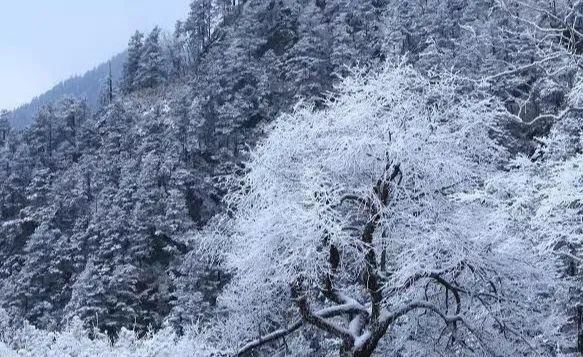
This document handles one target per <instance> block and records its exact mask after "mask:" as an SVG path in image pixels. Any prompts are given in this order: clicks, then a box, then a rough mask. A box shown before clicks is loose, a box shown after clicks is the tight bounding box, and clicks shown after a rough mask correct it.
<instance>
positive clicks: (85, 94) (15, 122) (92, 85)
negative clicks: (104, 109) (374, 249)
mask: <svg viewBox="0 0 583 357" xmlns="http://www.w3.org/2000/svg"><path fill="white" fill-rule="evenodd" d="M124 61H125V53H121V54H119V55H117V56H114V57H113V58H112V59H111V60H110V61H108V62H107V63H103V64H101V65H99V66H97V67H95V68H94V69H92V70H91V71H88V72H87V73H85V74H83V75H80V76H75V77H72V78H69V79H67V80H65V81H62V82H61V83H59V84H57V85H56V86H55V87H53V88H52V89H50V90H49V91H47V92H45V93H43V94H41V95H39V96H38V97H35V98H34V99H33V100H31V101H30V103H27V104H24V105H21V106H19V107H18V108H16V109H14V110H12V111H11V112H10V113H9V114H8V121H9V122H10V125H11V126H12V127H13V128H15V129H22V128H25V127H27V126H29V125H31V124H32V123H33V121H34V118H35V116H36V115H37V113H38V112H39V111H40V109H41V108H42V107H43V106H45V105H48V104H51V103H54V102H56V101H59V100H61V99H63V98H65V97H72V98H77V99H85V100H86V101H87V104H88V105H89V107H90V108H91V109H93V110H96V109H97V108H98V107H99V105H100V104H101V100H102V98H101V95H102V92H103V91H104V89H105V87H106V86H107V79H108V78H109V76H110V65H111V77H112V81H113V82H117V81H119V79H120V77H121V72H122V68H123V63H124Z"/></svg>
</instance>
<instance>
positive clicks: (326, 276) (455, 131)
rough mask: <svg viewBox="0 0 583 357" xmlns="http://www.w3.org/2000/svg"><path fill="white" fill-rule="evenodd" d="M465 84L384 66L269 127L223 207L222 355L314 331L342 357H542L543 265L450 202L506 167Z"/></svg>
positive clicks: (482, 218) (491, 114) (485, 105)
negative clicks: (227, 278) (227, 210)
mask: <svg viewBox="0 0 583 357" xmlns="http://www.w3.org/2000/svg"><path fill="white" fill-rule="evenodd" d="M462 84H463V83H458V82H456V80H454V79H451V78H449V77H446V76H444V77H443V78H441V79H440V80H439V81H429V80H427V79H425V78H424V77H423V76H421V75H420V74H418V73H417V72H416V71H414V70H412V69H410V68H407V67H398V68H392V67H391V66H387V67H386V68H384V69H383V70H382V71H381V72H380V73H378V74H374V75H368V76H365V75H359V74H356V75H355V76H354V77H353V78H350V79H346V80H345V81H344V83H343V84H342V86H341V87H340V88H338V90H339V92H340V94H339V95H338V96H334V97H333V98H330V100H329V101H328V102H327V103H326V104H327V106H328V109H327V110H325V111H320V112H314V111H313V110H312V108H309V107H308V108H299V109H297V110H296V111H295V112H294V113H293V114H291V115H286V116H283V117H281V118H280V119H279V120H277V121H276V122H275V123H274V125H273V128H272V131H271V133H270V135H269V136H268V138H267V139H266V140H265V141H264V142H262V143H261V145H260V146H259V148H258V149H257V151H256V153H255V155H254V158H253V160H251V162H250V163H249V164H248V166H247V169H248V170H249V173H248V174H247V175H246V176H245V177H244V178H243V181H242V184H241V186H240V187H239V189H236V190H235V191H234V192H233V193H232V194H230V195H229V196H228V198H227V201H228V202H229V203H230V204H231V208H232V209H233V211H232V212H233V214H234V215H235V218H234V219H233V220H232V221H231V223H229V224H226V225H225V227H224V228H225V229H226V231H227V232H228V233H227V235H228V237H229V238H227V241H228V242H229V243H228V244H225V243H223V242H221V243H220V244H221V246H222V247H225V245H227V246H228V247H229V248H228V249H227V250H226V254H225V256H224V257H223V258H224V259H225V264H226V266H227V267H228V268H229V269H232V272H233V274H234V277H233V279H232V281H231V283H230V284H229V285H228V287H227V288H226V291H225V292H224V293H223V294H222V296H221V298H220V303H221V306H222V307H223V308H224V309H226V311H227V312H228V314H229V318H228V320H227V321H226V323H225V324H224V325H222V329H221V333H222V336H224V343H225V344H226V345H227V346H233V345H238V346H239V347H240V349H239V350H238V351H235V352H237V353H238V354H243V353H245V352H247V351H250V350H252V349H255V348H260V347H262V346H263V345H265V344H268V343H272V344H271V347H272V348H277V345H274V344H273V343H274V341H277V340H278V339H280V338H285V337H286V336H288V335H292V336H293V333H294V332H296V331H297V330H299V329H301V328H302V327H303V326H311V327H312V328H315V329H316V330H317V331H319V332H318V333H323V334H325V335H327V336H329V337H332V338H334V339H335V340H334V341H335V342H334V343H333V344H332V345H333V346H334V345H335V346H337V348H339V349H340V351H341V354H342V355H350V356H352V355H354V356H370V355H371V354H372V353H373V352H375V351H380V352H382V353H385V354H389V355H396V354H399V355H406V356H418V355H431V354H434V353H436V354H440V353H443V354H461V355H466V356H470V355H477V356H479V355H515V356H516V355H527V354H529V353H543V350H542V349H540V347H541V346H540V342H541V341H542V340H543V337H544V335H545V332H546V331H548V329H549V328H550V326H548V325H547V322H548V320H547V318H548V314H549V306H548V304H549V303H550V301H547V300H545V299H544V296H543V295H541V294H539V292H540V293H542V292H546V293H552V291H553V290H552V289H553V285H552V280H551V279H550V278H549V275H547V272H548V269H545V268H548V267H547V266H546V265H545V264H546V263H545V259H543V258H540V257H538V256H536V255H535V253H534V250H533V247H532V242H529V241H528V240H524V239H522V238H521V237H520V236H517V235H515V234H510V233H511V232H510V231H508V230H507V227H506V225H504V224H500V222H497V221H496V220H495V219H494V217H495V215H496V212H495V210H491V209H490V208H489V207H488V206H486V205H482V204H480V203H479V202H478V203H476V202H468V201H463V200H460V199H459V198H458V195H459V194H462V193H465V192H471V191H472V190H474V189H477V188H479V187H480V185H481V183H482V179H483V177H487V176H488V175H489V174H491V173H492V172H494V171H495V169H496V167H497V165H498V164H499V163H500V160H501V159H502V158H503V157H504V153H503V151H502V150H501V149H500V148H499V147H498V146H497V145H496V144H495V143H494V142H493V141H492V140H491V139H490V137H489V135H488V132H489V130H490V129H491V126H492V125H493V124H494V122H495V118H496V116H497V115H498V114H499V113H501V112H502V110H501V109H500V107H499V105H498V103H497V102H496V101H495V100H494V99H490V98H489V97H487V96H486V97H483V96H465V95H461V94H460V92H459V89H460V86H461V85H462ZM212 241H214V239H211V243H210V244H211V246H212ZM223 249H224V248H223ZM532 301H536V302H537V303H536V305H537V310H536V311H535V310H533V309H532V306H531V305H530V303H526V302H532ZM549 324H550V322H549ZM258 334H259V335H260V338H258V339H256V338H257V335H258ZM298 338H300V337H298ZM301 338H304V339H305V338H307V339H308V340H309V339H310V338H309V336H308V335H304V336H303V337H301ZM288 339H292V340H293V337H291V336H290V337H288ZM245 341H247V343H245ZM320 341H321V340H320ZM535 351H536V352H535Z"/></svg>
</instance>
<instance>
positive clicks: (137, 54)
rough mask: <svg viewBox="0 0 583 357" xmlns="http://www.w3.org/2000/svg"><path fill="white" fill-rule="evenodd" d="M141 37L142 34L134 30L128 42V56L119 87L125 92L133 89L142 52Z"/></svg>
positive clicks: (142, 36)
mask: <svg viewBox="0 0 583 357" xmlns="http://www.w3.org/2000/svg"><path fill="white" fill-rule="evenodd" d="M143 38H144V34H142V33H141V32H139V31H136V32H135V34H134V35H133V36H132V37H131V38H130V41H129V43H128V57H127V60H126V63H124V66H123V74H122V80H121V88H122V90H123V91H124V92H126V93H130V92H132V91H133V90H134V81H135V78H136V73H137V71H138V68H139V66H140V60H141V58H142V53H143V45H144V44H143V42H142V40H143Z"/></svg>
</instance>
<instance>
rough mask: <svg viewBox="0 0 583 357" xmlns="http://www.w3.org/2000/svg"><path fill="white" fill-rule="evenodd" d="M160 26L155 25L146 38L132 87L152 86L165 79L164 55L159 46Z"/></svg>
mask: <svg viewBox="0 0 583 357" xmlns="http://www.w3.org/2000/svg"><path fill="white" fill-rule="evenodd" d="M159 42H160V28H159V27H155V28H154V29H153V30H152V32H150V34H149V35H148V37H147V38H146V41H145V42H144V46H143V48H142V53H141V56H140V61H139V64H138V68H137V71H136V74H135V78H134V86H133V87H134V88H135V89H142V88H153V87H156V86H158V85H160V84H162V83H164V82H165V80H166V73H165V70H164V57H163V56H162V49H161V47H160V43H159Z"/></svg>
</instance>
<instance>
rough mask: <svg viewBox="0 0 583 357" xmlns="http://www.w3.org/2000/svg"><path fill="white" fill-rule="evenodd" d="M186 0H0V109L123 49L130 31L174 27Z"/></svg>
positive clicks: (28, 98)
mask: <svg viewBox="0 0 583 357" xmlns="http://www.w3.org/2000/svg"><path fill="white" fill-rule="evenodd" d="M189 2H190V1H189V0H0V109H2V108H5V109H12V108H13V107H15V106H17V105H18V104H23V103H26V102H28V101H29V100H30V99H32V98H33V97H34V96H36V95H38V94H41V93H43V92H44V91H46V90H48V89H50V88H51V87H52V86H53V85H55V84H57V83H58V82H60V81H61V80H64V79H67V78H69V77H70V76H72V75H74V74H82V73H84V72H86V71H87V70H89V69H92V68H93V67H95V66H96V65H98V64H100V63H102V62H104V61H106V60H107V59H109V58H110V57H112V56H113V55H115V54H117V53H119V52H121V51H123V50H124V49H125V47H126V45H127V42H128V39H129V37H130V36H131V34H132V33H133V32H134V31H135V30H137V29H139V30H142V31H149V30H151V29H152V28H153V27H154V26H155V25H160V26H161V27H163V28H166V29H172V28H173V27H174V23H175V21H176V20H178V19H182V18H184V17H186V15H187V13H188V4H189Z"/></svg>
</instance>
